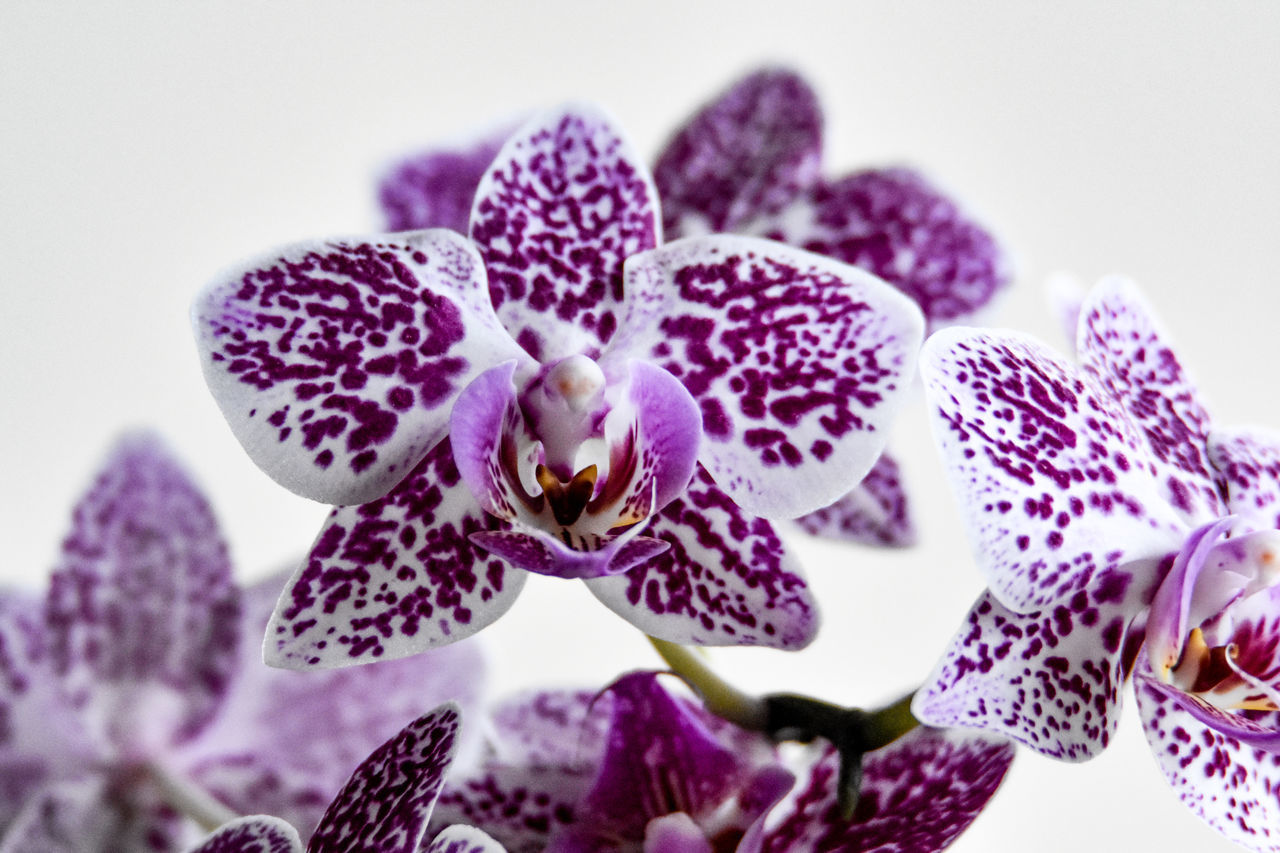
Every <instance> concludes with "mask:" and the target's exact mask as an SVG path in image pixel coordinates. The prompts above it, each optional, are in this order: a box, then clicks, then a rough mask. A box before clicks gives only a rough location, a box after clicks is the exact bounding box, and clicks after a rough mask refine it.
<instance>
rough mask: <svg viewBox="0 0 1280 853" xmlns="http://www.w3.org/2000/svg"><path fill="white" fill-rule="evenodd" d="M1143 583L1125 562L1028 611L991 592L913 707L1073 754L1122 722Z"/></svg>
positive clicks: (1104, 738) (940, 721) (1098, 742)
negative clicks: (1128, 651)
mask: <svg viewBox="0 0 1280 853" xmlns="http://www.w3.org/2000/svg"><path fill="white" fill-rule="evenodd" d="M1135 587H1136V585H1135V584H1133V583H1131V582H1130V581H1129V579H1128V577H1127V576H1125V575H1124V574H1123V573H1120V572H1114V571H1113V572H1109V573H1106V574H1103V575H1100V576H1099V577H1098V578H1097V580H1096V581H1095V582H1094V583H1093V584H1092V585H1091V587H1090V588H1089V589H1087V590H1081V591H1079V592H1077V593H1075V594H1074V595H1072V596H1070V597H1068V598H1067V599H1065V600H1063V601H1062V602H1061V603H1059V604H1057V605H1055V606H1053V607H1052V608H1051V609H1047V610H1044V611H1041V612H1036V613H1031V614H1027V615H1022V614H1018V613H1014V612H1012V611H1010V610H1008V609H1006V608H1005V607H1003V606H1002V605H1001V604H1000V602H999V601H997V600H996V598H995V597H994V596H993V595H992V594H991V593H983V595H982V596H980V597H979V598H978V601H977V603H976V604H975V605H974V606H973V609H972V610H970V611H969V615H968V617H967V618H966V620H965V623H964V624H963V625H962V626H961V628H960V630H959V631H958V632H957V633H956V635H955V637H954V639H953V640H952V641H951V646H950V648H948V650H947V652H946V654H945V656H944V657H943V659H942V660H941V661H940V662H939V664H938V666H937V668H936V669H935V670H934V671H933V673H932V674H931V675H930V676H929V677H928V678H926V679H925V682H924V685H923V686H922V687H921V688H920V690H919V691H918V692H917V693H916V697H915V700H914V702H913V703H912V706H911V710H912V712H913V713H914V714H915V715H916V717H917V718H918V719H919V720H921V721H922V722H925V723H928V724H929V725H933V726H964V727H969V728H978V729H985V730H987V731H991V732H995V733H998V734H1002V735H1006V736H1008V737H1011V738H1013V739H1014V740H1017V741H1019V742H1021V743H1024V744H1026V745H1027V746H1029V747H1030V748H1032V749H1034V750H1036V751H1037V752H1040V753H1042V754H1044V755H1048V756H1050V757H1051V758H1060V759H1065V760H1068V761H1083V760H1084V759H1086V758H1090V757H1092V756H1094V755H1096V754H1098V753H1099V752H1101V751H1102V750H1103V748H1105V747H1106V746H1107V744H1108V743H1109V742H1110V740H1111V736H1112V734H1113V733H1114V732H1115V728H1116V723H1117V719H1118V714H1119V710H1120V688H1121V686H1122V685H1123V682H1124V663H1125V661H1124V650H1125V640H1126V636H1127V634H1128V631H1129V627H1130V622H1131V620H1132V618H1133V615H1134V612H1135V611H1136V610H1137V609H1139V608H1140V606H1141V601H1140V600H1135V599H1136V596H1135Z"/></svg>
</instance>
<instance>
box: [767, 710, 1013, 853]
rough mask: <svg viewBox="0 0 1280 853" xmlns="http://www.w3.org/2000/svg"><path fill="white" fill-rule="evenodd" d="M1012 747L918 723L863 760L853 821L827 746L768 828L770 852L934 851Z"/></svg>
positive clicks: (976, 808) (993, 782) (997, 777)
mask: <svg viewBox="0 0 1280 853" xmlns="http://www.w3.org/2000/svg"><path fill="white" fill-rule="evenodd" d="M1013 755H1014V749H1013V745H1012V744H1011V743H1009V742H1008V741H1006V740H1004V739H1003V738H994V737H991V736H988V735H982V734H977V733H973V732H968V733H966V732H956V731H942V730H938V729H929V728H925V727H920V728H917V729H914V730H913V731H911V732H909V733H908V734H906V735H904V736H903V737H901V738H899V739H898V740H896V741H894V742H893V743H891V744H890V745H889V746H887V747H884V748H883V749H879V750H876V751H875V752H871V753H868V754H867V755H866V756H865V757H864V758H863V764H862V773H863V776H862V789H861V792H860V794H859V796H858V805H857V808H856V810H855V811H854V814H853V820H852V821H849V820H845V819H844V818H843V817H842V816H841V815H840V809H839V806H838V804H837V803H836V784H835V782H836V776H837V774H838V772H839V756H838V755H836V754H835V752H834V751H828V752H827V753H826V754H825V755H824V756H823V758H822V759H821V760H820V761H818V762H817V763H816V764H815V765H814V766H813V767H812V769H811V770H810V773H809V778H808V780H807V785H806V786H805V787H804V788H803V789H802V790H801V792H800V793H799V795H798V796H797V797H796V798H795V799H794V800H788V801H787V803H786V804H785V805H784V806H783V808H785V809H787V810H788V811H787V813H786V816H785V817H784V818H783V820H782V822H781V823H779V824H777V825H776V826H775V827H774V828H772V829H771V830H770V831H769V833H768V836H769V837H768V840H767V844H766V847H765V849H766V850H767V851H769V853H791V851H795V850H811V851H815V853H818V851H838V850H839V851H850V853H853V852H854V851H856V853H872V851H876V853H898V851H911V853H934V851H937V850H942V849H944V848H946V847H947V846H949V845H950V844H951V842H952V841H954V840H955V839H956V837H957V836H959V835H960V833H962V832H964V831H965V829H967V828H968V827H969V824H970V823H972V822H973V819H974V818H976V817H977V816H978V814H979V813H980V812H981V811H982V809H983V808H984V807H985V806H986V805H987V803H988V802H989V801H990V800H991V797H992V796H993V795H994V794H995V792H996V790H997V789H998V788H999V787H1000V783H1001V782H1002V781H1003V780H1004V776H1005V772H1006V771H1007V770H1008V769H1009V765H1010V763H1012V761H1013Z"/></svg>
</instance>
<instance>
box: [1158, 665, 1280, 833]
mask: <svg viewBox="0 0 1280 853" xmlns="http://www.w3.org/2000/svg"><path fill="white" fill-rule="evenodd" d="M1134 687H1135V692H1136V694H1137V699H1138V711H1139V713H1140V714H1141V715H1142V727H1143V729H1144V730H1145V731H1146V735H1147V741H1148V742H1149V743H1150V744H1151V751H1152V754H1153V755H1155V758H1156V763H1157V764H1159V765H1160V769H1161V771H1162V772H1163V773H1164V775H1165V778H1166V779H1168V780H1169V784H1170V785H1172V786H1173V789H1174V791H1176V792H1177V794H1178V796H1179V798H1181V800H1182V801H1183V802H1184V803H1185V804H1186V805H1187V807H1188V808H1190V809H1191V810H1192V811H1193V812H1195V813H1196V814H1197V815H1199V816H1200V817H1201V818H1203V819H1204V820H1205V821H1206V822H1207V823H1208V824H1209V825H1210V826H1212V827H1213V828H1214V829H1215V830H1217V831H1218V832H1220V833H1222V834H1223V835H1224V836H1226V837H1227V838H1228V839H1230V840H1231V841H1233V842H1235V843H1236V844H1239V845H1241V846H1243V847H1245V848H1247V849H1249V850H1257V851H1270V853H1274V851H1276V850H1280V797H1278V796H1277V791H1280V751H1276V750H1275V748H1274V744H1273V748H1272V749H1271V750H1267V749H1260V748H1257V747H1253V746H1249V745H1248V744H1246V743H1243V742H1242V741H1241V739H1240V738H1239V737H1238V734H1239V733H1238V732H1233V731H1222V730H1218V729H1216V728H1215V727H1213V726H1210V725H1206V724H1205V722H1204V721H1202V720H1199V719H1197V718H1196V717H1194V716H1192V715H1191V714H1190V713H1188V712H1187V710H1186V708H1185V707H1182V706H1181V705H1180V704H1179V703H1178V701H1177V699H1176V697H1177V696H1178V695H1179V693H1180V691H1176V690H1172V689H1170V688H1167V687H1165V686H1164V685H1162V684H1160V683H1159V682H1157V681H1156V680H1155V679H1152V678H1147V677H1145V676H1143V675H1142V674H1141V673H1139V674H1138V675H1136V676H1135V678H1134ZM1182 695H1185V694H1182ZM1239 719H1240V722H1241V724H1244V723H1249V724H1251V725H1252V726H1254V727H1256V728H1258V729H1266V730H1270V731H1272V732H1275V731H1280V714H1276V713H1275V712H1270V713H1255V714H1252V715H1249V716H1248V717H1245V716H1240V718H1239Z"/></svg>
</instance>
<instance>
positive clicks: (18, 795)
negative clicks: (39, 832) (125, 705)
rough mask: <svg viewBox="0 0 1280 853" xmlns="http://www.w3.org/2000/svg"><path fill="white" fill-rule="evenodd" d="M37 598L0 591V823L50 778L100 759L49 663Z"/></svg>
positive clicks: (71, 771)
mask: <svg viewBox="0 0 1280 853" xmlns="http://www.w3.org/2000/svg"><path fill="white" fill-rule="evenodd" d="M41 611H42V602H40V601H39V600H38V599H36V598H35V597H34V596H32V595H28V594H26V593H20V592H16V591H8V590H5V591H0V827H4V826H6V825H8V823H9V821H11V820H12V819H13V817H14V815H16V814H17V813H18V811H19V810H20V809H21V808H22V806H23V804H24V803H25V802H27V800H28V799H29V798H30V797H31V796H32V795H33V794H34V793H35V791H36V790H38V789H39V788H40V787H41V786H42V785H44V784H45V783H46V782H47V781H49V780H50V779H57V778H67V777H70V776H74V775H76V774H78V773H80V772H82V771H84V770H87V769H88V768H90V767H92V766H93V765H94V764H95V763H96V762H97V761H98V760H99V759H100V758H101V756H100V754H99V752H98V747H99V746H100V745H99V744H95V743H94V742H93V741H92V739H91V738H90V736H89V733H88V732H86V731H85V729H84V725H83V723H82V721H81V720H80V718H79V714H78V713H77V711H76V709H75V708H73V707H72V706H71V704H70V703H69V702H68V701H67V699H66V697H64V696H63V695H62V693H61V691H60V690H59V686H60V685H59V683H58V679H57V677H56V676H55V675H54V673H53V671H52V670H51V669H50V667H49V660H48V654H49V648H48V637H47V633H46V630H45V625H44V620H43V618H41V617H42V616H43V614H42V612H41Z"/></svg>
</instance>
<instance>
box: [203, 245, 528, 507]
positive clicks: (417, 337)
mask: <svg viewBox="0 0 1280 853" xmlns="http://www.w3.org/2000/svg"><path fill="white" fill-rule="evenodd" d="M192 322H193V323H194V326H195V333H196V341H197V344H198V346H199V348H200V356H201V364H202V366H203V369H204V373H205V379H206V381H207V382H208V383H209V388H210V390H211V391H212V392H213V395H214V397H215V399H216V400H217V401H218V405H219V406H220V407H221V408H222V413H223V415H224V416H225V417H226V418H227V422H228V423H229V424H230V425H231V429H232V432H234V433H235V435H236V437H237V438H238V439H239V440H240V443H241V444H243V445H244V447H245V450H246V451H248V453H249V456H250V457H251V458H252V459H253V460H254V461H255V462H256V463H257V464H258V465H259V467H261V468H262V469H263V470H264V471H266V472H267V473H268V474H269V475H270V476H271V477H273V478H274V479H275V480H276V481H278V482H279V483H280V484H281V485H283V486H285V487H286V488H289V489H292V490H293V491H295V492H297V493H298V494H301V495H303V496H305V497H309V498H312V499H314V500H318V501H323V502H325V503H332V504H352V503H363V502H365V501H370V500H373V499H375V498H378V497H380V496H382V495H384V494H386V493H387V492H388V491H389V490H390V489H391V488H392V487H393V486H394V485H395V484H396V483H398V482H400V481H401V480H402V479H404V478H405V476H407V475H408V473H409V471H411V470H412V469H413V467H414V465H416V464H417V463H418V461H419V460H420V459H421V458H422V456H423V455H424V454H425V453H426V452H427V450H429V449H430V448H431V447H432V446H433V445H435V444H436V442H438V441H439V440H440V439H441V438H442V437H444V435H445V433H446V432H447V430H448V418H449V407H450V405H451V404H452V403H453V400H454V398H455V397H456V396H457V394H458V392H459V391H461V390H462V388H463V387H465V386H466V384H467V383H468V382H470V381H471V379H472V378H474V377H475V376H476V375H477V374H479V373H480V372H481V371H483V370H486V369H488V368H489V367H492V366H493V365H494V364H498V363H500V362H502V361H505V360H506V359H510V358H526V356H524V354H523V352H522V351H521V350H520V348H519V347H517V346H516V345H515V343H514V342H513V341H512V340H511V339H510V337H509V336H508V335H507V334H506V333H505V332H504V331H503V329H502V326H501V325H500V324H499V323H498V319H497V317H496V316H494V313H493V306H492V305H491V304H490V302H489V292H488V285H487V282H486V278H485V271H484V266H483V264H482V262H481V260H480V257H479V255H477V254H476V250H475V249H474V248H473V247H472V246H471V244H470V243H469V242H468V241H467V240H466V238H464V237H462V236H461V235H458V234H455V233H453V232H452V231H446V230H443V229H438V230H432V231H417V232H409V233H405V234H396V235H390V236H387V237H384V238H354V239H350V240H332V241H325V242H313V243H302V244H298V245H295V246H290V247H287V248H285V249H281V250H280V251H278V252H274V253H272V254H270V255H267V256H266V257H264V258H259V259H257V260H255V261H251V262H250V263H248V264H245V265H243V266H241V267H239V268H237V269H234V270H231V271H228V272H227V273H225V274H224V275H223V276H222V277H220V278H219V279H218V280H217V281H215V282H214V283H213V284H212V285H210V286H209V288H208V289H207V290H206V291H205V292H204V293H203V294H202V296H201V297H200V298H199V299H198V300H197V301H196V304H195V307H194V308H193V310H192Z"/></svg>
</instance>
